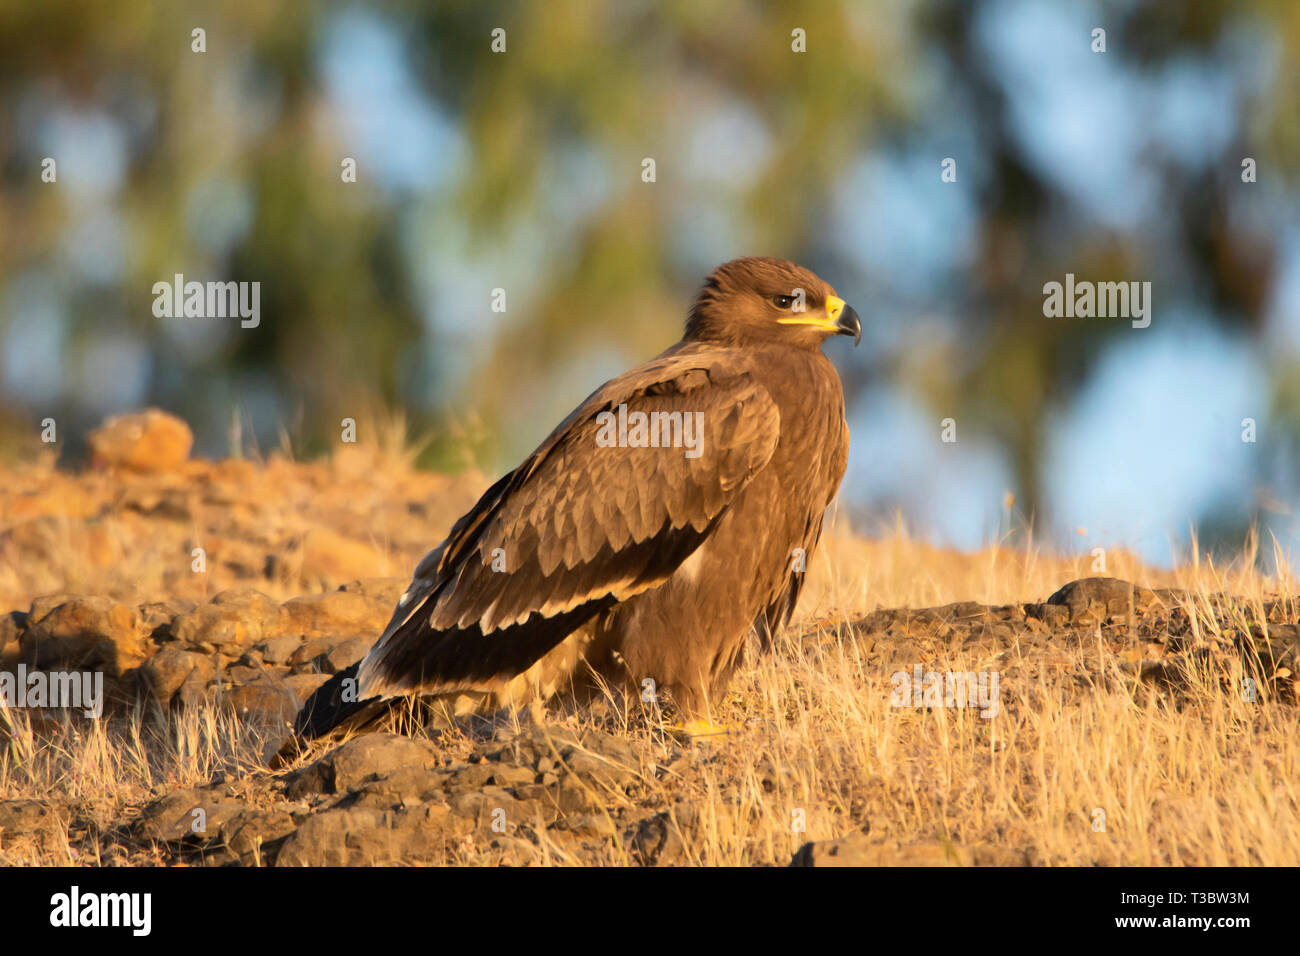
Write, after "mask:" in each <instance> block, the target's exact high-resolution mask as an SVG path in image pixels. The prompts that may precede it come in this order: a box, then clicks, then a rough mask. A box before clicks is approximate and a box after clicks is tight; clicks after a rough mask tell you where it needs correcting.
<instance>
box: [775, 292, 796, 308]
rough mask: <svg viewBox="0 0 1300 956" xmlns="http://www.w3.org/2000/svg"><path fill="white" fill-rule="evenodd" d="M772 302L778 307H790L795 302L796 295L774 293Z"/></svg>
mask: <svg viewBox="0 0 1300 956" xmlns="http://www.w3.org/2000/svg"><path fill="white" fill-rule="evenodd" d="M772 304H773V305H774V306H776V307H777V308H778V309H782V310H784V309H788V308H790V306H792V305H793V304H794V296H792V295H774V296H772Z"/></svg>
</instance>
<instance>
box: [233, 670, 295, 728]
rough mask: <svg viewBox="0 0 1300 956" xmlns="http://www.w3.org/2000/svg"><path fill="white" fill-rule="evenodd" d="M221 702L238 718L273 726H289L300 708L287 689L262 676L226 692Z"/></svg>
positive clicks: (277, 682) (279, 683)
mask: <svg viewBox="0 0 1300 956" xmlns="http://www.w3.org/2000/svg"><path fill="white" fill-rule="evenodd" d="M222 700H223V701H224V703H225V704H226V706H227V707H229V708H230V709H231V710H233V711H234V712H235V713H236V714H238V715H239V716H241V717H244V718H250V717H262V718H264V719H267V720H270V721H272V722H273V723H276V724H283V723H288V722H291V721H292V720H293V718H294V717H295V716H296V715H297V713H298V706H299V705H298V701H297V700H296V699H295V698H294V695H293V692H292V691H291V690H289V688H288V687H286V686H285V685H284V684H283V683H282V682H281V681H277V680H274V679H272V678H271V677H268V676H265V675H264V676H260V677H258V678H256V679H254V680H251V681H247V682H245V683H240V684H236V685H235V686H234V687H231V688H229V689H227V690H226V692H225V694H224V696H223V698H222Z"/></svg>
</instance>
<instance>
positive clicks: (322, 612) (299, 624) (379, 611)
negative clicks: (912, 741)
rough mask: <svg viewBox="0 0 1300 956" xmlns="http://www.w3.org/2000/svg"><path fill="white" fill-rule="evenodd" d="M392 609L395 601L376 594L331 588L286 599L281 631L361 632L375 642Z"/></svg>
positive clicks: (350, 634)
mask: <svg viewBox="0 0 1300 956" xmlns="http://www.w3.org/2000/svg"><path fill="white" fill-rule="evenodd" d="M391 613H392V605H390V604H385V603H381V602H380V601H378V600H376V599H375V598H368V597H366V596H365V595H363V594H360V593H358V592H355V591H331V592H330V593H328V594H309V595H306V596H305V597H298V598H293V599H292V600H289V601H285V602H284V606H283V608H282V612H281V614H282V616H281V622H280V626H281V631H282V633H285V634H293V635H297V636H299V637H302V638H307V639H310V638H316V637H324V636H330V637H356V636H362V637H364V638H366V639H368V640H369V641H370V642H371V643H373V642H374V639H375V638H377V637H378V636H379V634H380V632H381V631H382V630H383V628H384V625H385V624H387V623H388V618H389V616H390V615H391ZM349 663H351V661H349Z"/></svg>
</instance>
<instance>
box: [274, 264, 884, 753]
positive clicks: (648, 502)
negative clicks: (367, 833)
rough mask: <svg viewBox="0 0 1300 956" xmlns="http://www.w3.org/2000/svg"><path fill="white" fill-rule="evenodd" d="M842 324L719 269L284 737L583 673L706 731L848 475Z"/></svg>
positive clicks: (848, 318) (772, 278) (515, 702)
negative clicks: (836, 339)
mask: <svg viewBox="0 0 1300 956" xmlns="http://www.w3.org/2000/svg"><path fill="white" fill-rule="evenodd" d="M837 335H852V336H853V339H854V344H855V345H856V344H857V342H858V341H859V340H860V339H861V336H862V326H861V323H860V321H859V318H858V315H857V313H856V312H855V311H854V310H853V309H852V308H851V307H849V306H848V305H846V304H845V302H844V300H843V299H841V298H839V297H838V296H837V295H836V294H835V290H834V289H832V288H831V287H830V285H828V284H827V283H826V282H824V281H823V280H822V279H820V278H819V277H818V276H816V275H814V274H813V273H812V272H810V271H809V270H807V269H805V268H803V267H801V266H798V265H795V264H794V263H792V262H787V261H785V260H781V259H773V258H760V257H749V258H742V259H736V260H733V261H731V262H727V263H725V264H723V265H721V266H718V268H716V269H714V270H713V272H712V273H711V274H710V275H709V276H708V278H707V279H706V280H705V281H704V284H703V286H702V287H701V289H700V291H699V293H698V295H697V296H696V298H695V301H694V304H693V305H692V306H691V309H690V312H689V315H688V318H687V321H686V329H685V334H684V335H683V336H682V339H681V341H680V342H678V343H677V344H676V345H673V346H672V347H671V348H669V349H667V350H666V351H665V352H663V353H662V354H660V355H658V356H657V357H655V358H653V359H651V360H650V361H648V362H646V363H645V364H643V365H639V366H637V367H636V368H634V369H632V370H631V371H629V372H626V373H625V374H623V375H620V376H618V377H617V378H614V379H612V380H610V381H608V382H606V383H605V384H604V385H601V386H600V387H599V388H597V389H596V390H595V391H594V392H592V393H591V395H590V396H588V397H587V399H586V400H585V401H583V402H582V404H580V405H579V406H578V407H577V408H576V409H574V410H573V412H571V413H570V414H569V416H568V417H567V418H565V419H564V420H563V421H562V422H560V424H559V425H558V426H556V428H555V430H554V431H552V432H551V433H550V435H549V436H547V438H546V440H545V441H543V442H542V443H541V444H540V445H539V446H538V447H537V449H536V450H535V451H534V452H533V453H532V454H531V455H529V456H528V457H527V458H525V459H524V461H523V462H522V463H521V464H520V465H519V467H518V468H515V469H514V470H513V471H511V472H510V473H508V474H506V475H505V476H503V477H502V478H501V479H500V480H499V481H497V482H496V483H495V484H494V485H492V486H491V487H490V488H489V489H488V490H487V491H486V492H484V494H483V496H482V497H481V498H480V499H479V500H478V503H477V504H475V505H474V507H473V508H471V509H470V511H469V512H468V513H467V514H466V515H464V517H462V518H460V520H458V521H457V522H456V523H455V524H454V525H453V526H452V528H451V531H450V533H448V535H447V537H446V539H445V540H444V541H442V543H440V544H439V545H438V546H437V547H436V548H434V549H433V550H432V551H430V552H429V553H428V554H427V555H426V556H425V557H424V559H423V560H421V561H420V563H419V565H418V566H417V567H416V568H415V573H414V575H413V577H412V580H411V584H410V587H409V588H407V590H406V592H405V593H404V594H403V595H402V596H401V598H400V600H399V601H398V603H397V607H396V609H395V611H394V612H393V616H392V619H391V620H390V621H389V623H388V626H387V627H385V628H384V631H383V633H382V634H381V635H380V636H379V639H378V640H377V641H376V642H375V644H374V646H373V647H371V648H370V650H369V652H368V653H367V654H366V655H365V656H364V657H363V658H362V659H361V660H360V661H358V662H357V663H356V664H353V665H352V666H351V667H349V668H347V669H345V670H343V671H341V672H339V673H336V674H335V675H333V676H332V677H331V678H330V679H329V680H328V681H326V682H325V683H324V684H322V685H321V687H320V688H318V689H317V690H316V692H315V693H314V694H313V695H312V696H311V697H310V698H309V699H308V700H307V702H306V703H305V704H304V705H303V707H302V710H301V711H300V712H299V714H298V716H297V719H296V720H295V723H294V737H293V738H291V740H296V741H299V742H305V741H308V740H311V739H314V738H318V737H321V736H324V735H326V734H328V733H330V732H332V731H337V730H338V729H340V728H348V727H355V726H358V725H360V724H362V723H364V722H365V721H367V720H370V719H373V717H374V715H375V714H376V712H377V711H378V709H379V708H382V707H384V706H385V705H388V706H391V705H392V704H393V703H394V702H395V701H398V700H401V699H403V698H407V697H410V696H418V697H424V696H429V695H438V696H442V695H448V696H453V697H454V698H455V699H456V700H457V701H465V700H468V701H470V702H471V703H470V706H474V707H483V706H488V705H492V706H496V707H497V708H503V707H509V708H512V709H515V708H519V707H521V706H525V705H527V706H530V707H533V706H536V705H537V702H539V701H544V700H546V699H547V698H549V697H551V696H552V695H554V694H555V693H556V692H557V691H559V690H561V689H562V688H565V687H569V688H572V687H574V686H575V682H577V681H582V680H585V681H587V682H592V681H595V682H596V683H597V684H603V686H604V687H606V688H608V687H611V686H616V687H622V688H624V689H628V690H632V691H634V692H636V693H639V694H641V695H642V696H643V697H644V695H645V691H646V690H647V689H652V690H653V693H654V699H655V700H656V701H661V702H664V703H667V704H670V705H671V707H672V708H673V710H674V711H675V712H676V713H677V714H678V715H680V717H681V721H682V724H683V726H686V727H700V726H709V724H710V721H711V719H712V715H713V713H714V709H715V705H716V702H717V701H718V700H719V695H720V694H721V693H722V692H723V691H724V690H725V688H726V685H727V682H728V680H729V679H730V676H731V675H732V673H733V672H734V671H735V669H736V667H737V666H738V665H739V664H740V663H741V662H742V659H743V655H744V653H745V648H746V645H747V644H748V643H749V641H750V639H751V636H756V637H757V639H758V640H757V643H758V644H759V647H760V648H761V649H763V650H766V649H767V648H769V647H770V646H771V642H772V638H773V635H774V633H775V632H776V631H777V630H778V629H779V628H780V627H782V626H783V625H784V624H785V623H786V622H788V620H789V619H790V616H791V614H792V613H793V611H794V608H795V604H796V602H797V601H798V599H799V594H800V590H801V588H802V587H803V582H804V573H803V571H804V568H805V567H806V566H807V562H808V560H809V559H810V558H811V557H812V555H813V553H814V551H815V549H816V547H817V542H818V539H819V538H820V536H821V530H822V519H823V517H824V515H825V513H826V509H827V507H828V506H829V505H830V503H831V500H832V499H833V498H834V497H835V494H836V492H837V490H838V489H839V486H840V481H841V479H842V478H843V477H844V470H845V467H846V465H847V462H848V448H849V430H848V425H847V423H846V422H845V420H844V394H843V391H842V389H841V387H840V380H839V376H838V375H837V373H836V371H835V368H834V366H833V365H832V364H831V362H830V361H829V360H828V359H827V358H826V356H825V355H824V354H823V353H822V351H821V347H822V344H823V343H824V342H826V341H827V340H828V339H829V338H831V337H832V336H837Z"/></svg>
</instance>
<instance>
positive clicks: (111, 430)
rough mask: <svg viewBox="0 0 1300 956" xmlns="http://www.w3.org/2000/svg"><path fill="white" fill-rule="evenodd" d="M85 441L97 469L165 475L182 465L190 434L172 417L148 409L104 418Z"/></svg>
mask: <svg viewBox="0 0 1300 956" xmlns="http://www.w3.org/2000/svg"><path fill="white" fill-rule="evenodd" d="M87 441H88V442H89V443H90V450H91V459H92V461H93V462H94V464H95V465H96V466H97V467H101V468H125V469H128V470H130V471H138V472H165V471H174V470H176V469H177V468H180V467H181V466H182V465H184V464H185V461H186V460H187V459H188V458H189V456H190V449H191V448H192V447H193V446H194V433H193V432H192V431H190V426H189V425H187V424H185V422H184V421H183V420H182V419H180V418H177V417H176V416H175V415H169V414H168V413H167V412H164V411H162V410H161V409H157V408H149V409H146V410H145V411H143V412H133V413H131V414H129V415H119V416H117V417H115V418H110V419H108V420H107V421H106V422H104V424H103V425H101V426H100V427H99V428H97V429H95V430H94V431H93V432H91V433H90V435H89V436H88V437H87Z"/></svg>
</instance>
